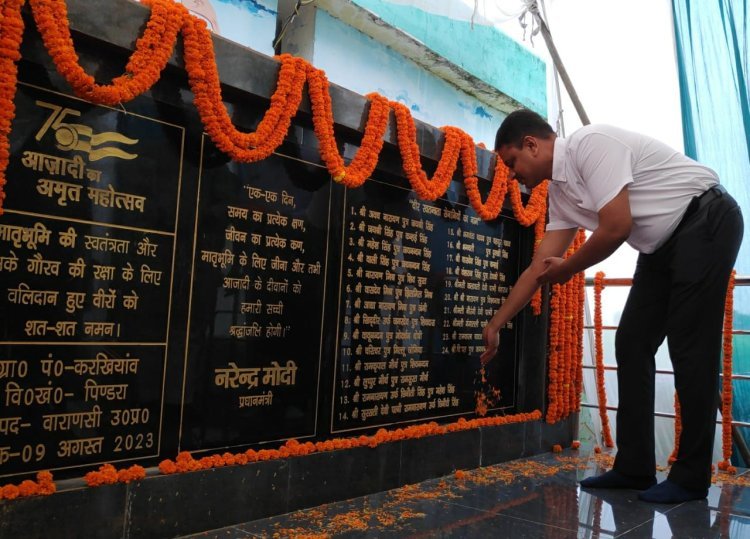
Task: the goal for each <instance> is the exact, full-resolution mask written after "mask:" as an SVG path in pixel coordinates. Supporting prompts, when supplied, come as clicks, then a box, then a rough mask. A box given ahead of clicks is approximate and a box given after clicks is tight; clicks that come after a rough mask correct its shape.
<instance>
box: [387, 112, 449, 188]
mask: <svg viewBox="0 0 750 539" xmlns="http://www.w3.org/2000/svg"><path fill="white" fill-rule="evenodd" d="M390 106H391V109H393V112H394V114H395V115H396V136H397V139H398V148H399V151H400V152H401V161H402V168H403V170H404V173H405V174H406V178H407V179H408V180H409V183H410V184H411V186H412V189H414V192H416V193H417V196H418V197H419V198H420V199H422V200H429V201H435V200H437V199H438V198H440V197H441V196H443V195H444V194H445V192H446V191H447V189H448V186H449V185H450V183H451V179H452V178H453V172H454V171H455V170H456V165H457V164H458V157H459V153H460V150H461V140H462V138H463V136H462V131H461V130H460V129H458V128H457V127H451V126H446V127H443V128H441V130H442V131H443V135H444V137H443V138H444V142H443V150H442V152H441V154H440V159H439V161H438V165H437V169H436V170H435V173H434V174H433V176H432V178H431V179H430V178H428V177H427V174H426V173H425V171H424V170H422V163H421V161H420V155H421V154H420V151H419V144H417V127H416V125H415V124H414V118H413V117H412V115H411V111H410V110H409V108H408V107H407V106H406V105H404V104H402V103H399V102H397V101H390Z"/></svg>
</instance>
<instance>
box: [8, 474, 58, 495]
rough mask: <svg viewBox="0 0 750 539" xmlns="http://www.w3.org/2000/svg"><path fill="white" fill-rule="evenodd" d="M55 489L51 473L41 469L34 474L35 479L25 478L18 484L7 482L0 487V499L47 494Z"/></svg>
mask: <svg viewBox="0 0 750 539" xmlns="http://www.w3.org/2000/svg"><path fill="white" fill-rule="evenodd" d="M55 491H57V486H56V485H55V482H54V480H53V479H52V474H51V473H50V472H48V471H42V472H39V473H37V474H36V481H32V480H30V479H26V480H24V481H21V483H19V484H18V485H13V484H11V483H8V484H7V485H3V486H2V487H0V500H14V499H16V498H26V497H28V496H49V495H50V494H53V493H54V492H55Z"/></svg>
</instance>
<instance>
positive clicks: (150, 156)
mask: <svg viewBox="0 0 750 539" xmlns="http://www.w3.org/2000/svg"><path fill="white" fill-rule="evenodd" d="M16 108H17V118H18V120H17V121H16V122H15V123H14V128H13V129H14V130H13V147H12V151H11V155H12V157H11V160H10V164H9V167H8V177H9V178H12V179H13V181H12V182H10V183H9V184H8V186H7V191H8V203H7V205H6V208H5V214H4V215H3V218H2V222H0V282H1V283H2V284H1V285H0V316H1V317H2V319H3V321H4V330H3V334H2V337H0V391H2V393H0V434H1V435H2V440H3V441H2V442H0V476H5V475H11V474H13V473H17V472H18V471H33V470H39V469H46V468H67V467H73V466H81V465H88V464H94V463H99V462H109V461H119V460H132V459H137V458H141V457H151V456H155V455H157V454H158V449H159V440H160V422H161V414H162V406H163V385H164V370H165V362H166V350H167V342H168V340H169V336H168V320H169V312H170V291H171V284H172V263H173V258H174V249H175V239H176V219H177V193H178V191H179V185H180V173H181V164H182V155H181V153H177V154H176V155H172V156H170V157H171V159H169V158H166V157H167V156H165V153H164V152H163V151H162V150H160V149H159V148H158V147H157V146H155V145H153V144H150V140H156V139H159V138H160V137H163V136H164V135H165V132H167V131H170V132H171V133H170V136H172V137H175V136H176V137H177V138H178V139H181V138H182V137H183V133H182V131H183V130H182V128H180V127H178V126H174V125H171V124H167V123H164V122H161V121H158V120H154V119H150V118H146V117H143V116H138V115H134V114H127V113H125V112H124V111H121V110H116V109H110V108H107V107H99V106H94V105H91V104H89V103H86V102H83V101H80V100H77V99H74V98H70V97H68V96H64V95H62V94H57V93H54V92H51V91H48V90H45V89H42V88H39V87H35V86H30V85H24V84H21V85H19V89H18V92H17V96H16ZM144 171H146V173H144ZM155 178H158V182H157V181H155ZM144 316H147V317H148V320H149V324H143V320H144Z"/></svg>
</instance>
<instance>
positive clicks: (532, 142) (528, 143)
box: [523, 135, 539, 155]
mask: <svg viewBox="0 0 750 539" xmlns="http://www.w3.org/2000/svg"><path fill="white" fill-rule="evenodd" d="M523 146H524V147H526V148H528V149H529V150H531V153H532V155H536V154H537V152H538V151H539V142H538V141H537V140H536V137H533V136H531V135H526V136H525V137H523Z"/></svg>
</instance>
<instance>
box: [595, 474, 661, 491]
mask: <svg viewBox="0 0 750 539" xmlns="http://www.w3.org/2000/svg"><path fill="white" fill-rule="evenodd" d="M655 484H656V477H654V476H653V475H651V476H632V475H623V474H621V473H619V472H616V471H615V470H610V471H608V472H606V473H603V474H601V475H597V476H595V477H587V478H586V479H584V480H582V481H581V486H582V487H584V488H630V489H634V490H645V489H647V488H649V487H652V486H653V485H655Z"/></svg>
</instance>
